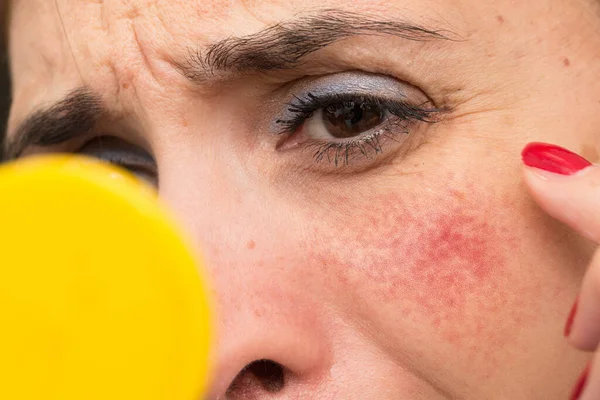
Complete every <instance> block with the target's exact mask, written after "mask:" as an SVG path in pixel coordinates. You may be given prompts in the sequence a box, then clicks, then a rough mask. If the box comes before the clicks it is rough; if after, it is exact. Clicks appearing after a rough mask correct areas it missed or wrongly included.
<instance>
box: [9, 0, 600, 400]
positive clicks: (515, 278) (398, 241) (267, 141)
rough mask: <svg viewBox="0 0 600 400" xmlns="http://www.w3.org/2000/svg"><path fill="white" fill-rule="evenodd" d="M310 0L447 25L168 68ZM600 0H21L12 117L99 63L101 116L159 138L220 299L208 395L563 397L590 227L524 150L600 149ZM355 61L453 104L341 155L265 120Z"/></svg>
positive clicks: (574, 369)
mask: <svg viewBox="0 0 600 400" xmlns="http://www.w3.org/2000/svg"><path fill="white" fill-rule="evenodd" d="M320 9H341V10H350V11H353V12H357V13H362V14H365V13H369V14H371V15H374V16H378V17H380V18H387V19H391V20H411V21H415V22H417V23H419V24H425V25H427V26H431V27H433V28H435V29H442V30H444V31H448V32H451V35H452V38H453V40H449V41H443V43H442V42H439V41H432V42H426V43H423V42H411V41H406V40H403V39H400V38H397V37H391V36H386V35H384V36H381V37H373V36H361V37H353V38H350V39H348V40H345V41H343V42H340V43H336V44H334V45H332V46H330V47H328V48H326V49H323V50H322V51H320V52H319V53H318V54H317V55H316V56H315V57H317V58H318V61H319V62H318V63H315V65H312V64H310V65H309V66H307V67H306V69H302V68H299V69H297V70H293V71H284V72H282V71H273V72H272V73H267V74H255V75H250V76H241V77H238V78H236V79H228V78H227V79H222V80H218V81H215V82H205V83H204V84H202V83H201V84H199V85H198V84H191V83H190V81H189V80H187V79H186V78H185V77H184V76H183V75H182V74H181V72H180V70H178V68H177V66H178V63H177V61H178V60H182V59H183V60H184V59H185V57H186V56H187V55H189V52H188V48H189V46H198V45H199V46H208V45H210V44H211V43H214V42H216V41H219V40H222V39H225V38H227V37H230V36H243V35H247V34H252V33H255V32H257V31H260V30H262V29H264V28H266V27H268V26H270V25H272V24H275V23H279V22H283V21H288V20H291V19H293V18H295V17H296V16H297V14H298V13H301V12H306V11H307V10H320ZM598 11H600V10H598V9H597V6H596V4H595V3H593V2H591V1H590V2H586V1H583V0H568V1H565V0H540V1H535V2H526V4H525V3H523V4H519V5H515V3H514V2H512V1H508V0H499V1H493V2H491V1H474V0H454V1H450V0H438V1H433V0H431V1H430V0H419V1H417V0H399V1H385V2H383V1H381V2H374V1H354V2H351V3H350V2H345V1H331V0H321V1H311V0H303V1H293V0H292V1H287V2H279V1H260V2H259V1H239V2H238V1H228V2H223V1H202V2H200V1H198V2H196V1H187V0H186V1H184V0H170V1H166V0H153V1H149V0H130V1H122V0H111V1H109V0H106V1H104V2H84V1H77V0H57V2H56V3H55V2H52V1H42V0H27V1H24V0H16V1H14V2H13V3H12V9H11V18H10V28H9V29H10V33H11V35H10V52H11V66H12V71H13V85H14V89H13V91H14V96H13V97H14V102H13V107H12V110H11V116H10V121H9V129H8V136H9V138H10V139H14V137H15V135H16V131H17V130H18V129H17V127H18V126H19V124H20V123H21V122H22V121H23V120H24V119H25V118H26V117H27V116H28V115H29V114H30V113H32V112H34V111H35V110H38V109H40V107H44V106H45V105H48V104H52V103H53V102H55V101H57V100H59V99H61V98H62V96H64V95H65V94H67V93H69V92H70V91H72V90H74V89H76V88H77V87H80V86H81V85H87V86H88V87H90V88H91V89H92V90H93V91H94V92H97V93H98V94H99V95H100V96H101V99H102V102H103V105H104V106H105V107H106V108H107V109H108V110H109V111H110V112H109V114H108V115H107V116H106V117H105V118H103V119H102V120H101V121H100V122H99V126H98V128H97V129H96V130H95V133H94V135H101V134H110V135H113V136H116V137H118V138H120V139H122V140H125V141H127V142H129V143H131V144H133V145H135V146H137V147H141V148H143V149H145V150H146V151H147V152H149V153H151V154H152V155H153V157H154V158H155V159H156V164H157V169H158V173H159V175H160V186H159V194H160V196H161V197H162V199H164V201H165V202H167V203H168V204H169V205H170V207H171V208H172V209H173V210H174V212H175V214H176V215H177V216H178V218H179V219H180V220H181V222H182V224H183V225H184V226H185V228H186V229H187V231H188V232H189V235H190V237H191V240H192V241H193V243H194V244H195V245H196V247H197V249H198V251H199V252H201V253H202V254H203V256H204V258H205V259H206V261H207V265H208V271H207V272H208V275H209V276H210V277H211V280H212V286H213V289H214V293H215V299H216V300H217V303H218V304H217V307H218V315H219V317H218V328H219V336H218V343H217V344H216V350H215V355H214V367H215V368H214V371H215V375H214V376H215V379H214V384H213V386H212V390H211V393H210V398H219V399H224V398H227V399H254V398H260V399H262V398H265V399H266V398H269V399H271V398H272V399H349V400H352V399H399V398H407V399H426V400H437V399H465V400H470V399H473V400H474V399H492V400H494V399H498V400H500V399H514V400H520V399H523V400H525V399H528V400H530V399H546V400H547V399H550V400H553V399H565V398H567V397H568V395H569V393H570V390H571V387H572V386H573V384H574V383H575V381H576V378H577V376H578V375H579V373H580V372H581V370H582V369H583V367H584V365H585V362H586V361H587V359H588V358H589V356H588V355H586V354H584V353H582V352H578V351H576V350H575V349H573V348H572V347H571V346H570V345H569V343H568V341H567V340H565V339H564V338H563V335H562V327H563V324H564V320H565V319H566V317H567V314H568V312H569V309H570V307H571V304H572V302H573V300H574V299H575V297H576V295H577V292H578V288H579V286H580V282H581V280H582V277H583V275H584V273H585V270H586V267H587V265H588V263H589V261H590V259H591V256H592V254H593V251H594V249H595V245H594V244H593V243H592V242H591V241H590V240H588V239H587V238H585V237H583V236H581V235H580V234H579V233H578V232H577V231H575V230H573V229H572V228H571V227H568V226H565V225H563V224H562V223H560V222H558V221H556V220H554V219H553V218H552V217H550V216H549V215H547V214H546V213H545V212H544V211H543V210H542V209H541V208H540V207H539V206H537V205H536V204H535V202H534V200H533V199H532V198H531V197H530V195H529V194H528V192H527V189H526V186H525V184H524V182H523V180H522V178H521V176H522V174H521V169H522V165H521V161H520V156H519V152H520V150H521V149H522V148H523V146H524V145H525V144H526V143H528V142H530V141H545V142H551V143H557V144H560V145H561V146H565V147H568V148H570V149H572V150H574V151H577V152H579V153H581V154H582V155H584V156H586V157H587V158H588V159H589V160H591V161H597V160H598V151H597V149H598V143H600V141H599V140H600V137H598V133H597V128H596V127H597V126H598V124H600V113H599V112H598V108H599V105H600V79H598V77H599V76H600V35H598V30H599V29H600V18H598V17H597V13H598ZM344 71H363V72H364V73H373V74H385V75H387V76H389V77H391V78H392V79H394V80H396V81H401V82H404V83H403V84H404V85H407V86H406V87H409V86H410V87H411V88H414V90H415V93H419V94H418V95H415V96H416V97H419V96H421V95H423V96H425V97H426V98H428V99H429V100H430V101H431V102H432V103H433V104H435V105H436V106H438V107H441V108H444V109H445V110H446V111H445V112H444V113H443V115H442V116H441V117H440V120H439V121H438V123H436V124H429V123H423V122H417V123H414V124H411V125H410V127H409V129H408V130H409V134H408V135H404V136H401V139H400V140H399V142H400V143H396V142H394V141H387V142H386V143H385V145H384V146H383V154H379V155H375V154H372V155H371V156H370V157H369V158H368V159H366V158H364V157H356V158H355V160H353V161H352V162H351V163H349V165H341V166H338V167H336V166H335V165H333V164H332V163H329V162H328V161H327V160H323V161H321V162H320V163H316V162H314V160H313V158H312V153H313V152H312V151H302V150H301V149H300V148H290V149H287V150H285V149H284V150H282V149H281V148H280V147H278V146H279V145H280V142H281V141H282V140H285V139H282V138H281V137H280V136H278V135H275V134H273V132H272V129H270V126H271V124H272V121H273V120H274V119H276V117H277V115H278V113H280V112H281V111H282V110H285V108H286V102H287V101H289V97H290V96H291V95H293V94H294V93H295V91H296V90H299V87H300V86H302V85H308V84H309V82H310V79H311V78H309V77H308V76H309V75H316V74H318V75H326V76H327V75H334V74H339V73H341V72H344ZM292 81H293V82H294V83H291V82H292ZM298 85H299V86H298ZM411 90H412V89H411ZM86 140H89V138H87V139H86V138H79V139H74V140H71V141H69V142H68V143H64V144H61V145H58V146H53V147H50V148H40V147H35V148H29V149H27V151H26V154H33V153H40V152H50V151H70V152H77V151H78V150H79V149H80V148H81V147H82V146H83V145H84V143H85V141H86ZM292 147H293V146H292ZM566 193H569V192H566ZM576 323H577V322H576ZM574 334H575V333H574ZM262 359H269V360H273V361H275V362H277V363H279V364H281V365H282V366H283V367H284V373H285V383H284V385H283V386H282V387H279V388H275V389H274V387H273V385H271V386H269V384H266V385H261V384H260V383H261V382H260V381H259V379H258V378H256V377H255V376H252V374H251V373H249V372H246V373H242V374H240V371H242V370H243V369H244V367H245V366H247V365H248V364H250V363H252V362H253V361H256V360H262ZM236 377H237V378H236ZM262 383H264V380H263V382H262ZM228 388H229V390H228Z"/></svg>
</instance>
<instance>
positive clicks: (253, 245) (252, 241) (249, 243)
mask: <svg viewBox="0 0 600 400" xmlns="http://www.w3.org/2000/svg"><path fill="white" fill-rule="evenodd" d="M246 247H247V248H248V250H253V249H254V248H255V247H256V243H255V242H254V240H250V241H249V242H248V243H246Z"/></svg>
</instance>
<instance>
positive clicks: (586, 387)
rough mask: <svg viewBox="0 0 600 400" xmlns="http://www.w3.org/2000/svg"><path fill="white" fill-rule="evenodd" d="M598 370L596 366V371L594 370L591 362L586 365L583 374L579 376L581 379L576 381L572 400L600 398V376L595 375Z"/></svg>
mask: <svg viewBox="0 0 600 400" xmlns="http://www.w3.org/2000/svg"><path fill="white" fill-rule="evenodd" d="M597 372H598V368H596V367H594V371H592V365H591V364H589V365H588V366H586V367H585V369H584V370H583V372H582V374H581V376H580V377H579V379H578V380H577V382H576V383H575V386H574V387H573V391H572V392H571V398H570V400H586V399H587V400H590V399H598V398H599V396H598V394H600V387H598V386H599V384H600V379H599V378H600V377H597V376H595V375H593V374H596V373H597ZM590 375H591V378H590ZM592 382H594V383H592ZM595 382H598V384H596V383H595Z"/></svg>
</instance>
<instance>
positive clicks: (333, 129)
mask: <svg viewBox="0 0 600 400" xmlns="http://www.w3.org/2000/svg"><path fill="white" fill-rule="evenodd" d="M387 117H388V113H387V111H386V110H383V109H382V108H381V107H379V106H378V105H376V104H371V103H368V102H365V101H361V100H358V101H344V102H341V103H337V104H331V105H329V106H328V107H326V108H325V109H319V110H317V111H316V112H315V113H314V114H313V116H312V117H310V118H309V119H308V120H307V121H306V122H305V129H306V130H307V131H310V132H311V133H312V135H311V136H313V137H314V138H315V139H317V138H318V139H325V140H327V139H332V140H335V139H350V138H353V137H357V136H360V135H361V134H363V133H365V132H368V131H370V130H372V129H374V128H376V127H378V126H380V125H381V124H383V123H384V121H385V119H386V118H387Z"/></svg>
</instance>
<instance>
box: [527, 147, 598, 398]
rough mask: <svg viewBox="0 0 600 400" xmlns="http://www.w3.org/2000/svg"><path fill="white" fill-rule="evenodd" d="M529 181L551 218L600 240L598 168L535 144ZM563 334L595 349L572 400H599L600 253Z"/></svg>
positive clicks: (584, 347) (529, 162)
mask: <svg viewBox="0 0 600 400" xmlns="http://www.w3.org/2000/svg"><path fill="white" fill-rule="evenodd" d="M522 155H523V162H524V163H525V165H526V168H525V183H526V184H527V186H528V187H529V190H530V191H531V193H532V195H533V197H534V199H535V200H536V201H537V203H538V204H539V205H540V206H541V207H542V208H543V209H544V210H545V211H546V212H547V213H548V214H550V215H551V216H553V217H554V218H556V219H558V220H560V221H562V222H564V223H565V224H567V225H569V226H570V227H571V228H573V229H575V230H576V231H577V232H579V233H580V234H582V235H584V236H586V237H587V238H589V239H591V240H592V241H594V242H595V243H600V166H596V165H592V164H591V163H590V162H589V161H587V160H585V159H584V158H582V157H581V156H579V155H577V154H574V153H572V152H570V151H568V150H565V149H563V148H560V147H557V146H554V145H549V144H544V143H531V144H529V145H528V146H527V147H526V148H525V149H524V150H523V154H522ZM565 336H566V337H568V339H569V341H570V342H571V343H572V344H573V345H574V346H575V347H576V348H578V349H580V350H584V351H590V352H596V354H595V356H594V359H593V361H592V363H591V364H590V366H588V367H587V368H586V370H585V371H584V372H583V374H582V376H581V378H580V380H579V382H577V383H576V385H575V388H574V389H573V394H572V397H571V400H596V399H600V354H599V352H598V351H597V350H598V344H599V342H600V252H598V251H596V254H595V255H594V258H593V260H592V262H591V264H590V266H589V268H588V270H587V272H586V274H585V277H584V280H583V285H582V288H581V292H580V296H579V299H578V300H577V301H575V304H574V306H573V310H572V312H571V314H570V315H569V317H568V318H567V323H566V326H565Z"/></svg>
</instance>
